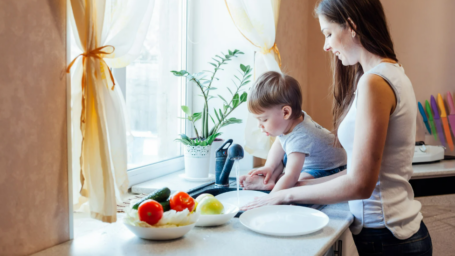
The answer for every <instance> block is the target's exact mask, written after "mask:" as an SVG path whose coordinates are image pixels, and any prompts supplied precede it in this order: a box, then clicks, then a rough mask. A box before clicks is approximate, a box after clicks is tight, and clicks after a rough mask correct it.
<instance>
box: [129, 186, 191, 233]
mask: <svg viewBox="0 0 455 256" xmlns="http://www.w3.org/2000/svg"><path fill="white" fill-rule="evenodd" d="M170 193H171V191H170V190H169V188H162V189H158V190H156V191H155V192H153V193H151V194H149V195H147V196H146V197H144V198H142V199H140V200H138V201H133V202H131V204H130V206H129V207H128V209H127V210H126V216H125V218H124V219H123V223H124V224H125V226H126V227H127V228H128V229H129V230H130V231H131V232H133V233H134V234H135V235H136V236H138V237H140V238H143V239H150V240H169V239H176V238H180V237H182V236H184V235H185V234H187V233H188V232H189V231H190V230H191V229H192V228H193V227H194V226H195V225H196V222H197V220H198V218H199V213H197V212H195V211H194V210H195V200H194V199H193V198H192V197H191V196H189V195H188V194H187V193H185V192H177V193H175V194H173V195H172V196H171V195H170Z"/></svg>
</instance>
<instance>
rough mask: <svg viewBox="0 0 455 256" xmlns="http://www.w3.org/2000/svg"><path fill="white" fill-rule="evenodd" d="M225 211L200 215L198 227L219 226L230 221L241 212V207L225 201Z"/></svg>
mask: <svg viewBox="0 0 455 256" xmlns="http://www.w3.org/2000/svg"><path fill="white" fill-rule="evenodd" d="M223 206H224V213H223V214H216V215H203V214H201V215H200V216H199V219H198V220H197V222H196V226H198V227H211V226H219V225H223V224H225V223H227V222H228V221H230V220H231V219H232V218H234V216H235V215H236V214H237V213H238V212H239V207H238V206H236V205H234V204H229V203H223Z"/></svg>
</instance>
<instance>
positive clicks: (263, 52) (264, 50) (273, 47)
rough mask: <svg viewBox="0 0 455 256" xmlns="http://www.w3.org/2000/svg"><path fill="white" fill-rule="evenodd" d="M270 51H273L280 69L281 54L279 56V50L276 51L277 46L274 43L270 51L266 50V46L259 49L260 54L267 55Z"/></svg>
mask: <svg viewBox="0 0 455 256" xmlns="http://www.w3.org/2000/svg"><path fill="white" fill-rule="evenodd" d="M272 51H274V52H275V54H276V55H277V56H278V65H279V66H280V68H281V54H280V50H278V46H277V45H276V43H274V44H273V46H272V48H270V49H268V48H267V46H264V47H262V48H261V53H262V54H269V53H271V52H272Z"/></svg>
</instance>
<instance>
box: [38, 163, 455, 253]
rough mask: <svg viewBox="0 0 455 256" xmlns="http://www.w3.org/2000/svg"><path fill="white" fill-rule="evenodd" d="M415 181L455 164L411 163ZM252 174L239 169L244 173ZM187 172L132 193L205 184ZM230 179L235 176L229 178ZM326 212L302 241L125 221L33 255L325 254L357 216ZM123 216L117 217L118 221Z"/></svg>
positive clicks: (341, 208)
mask: <svg viewBox="0 0 455 256" xmlns="http://www.w3.org/2000/svg"><path fill="white" fill-rule="evenodd" d="M413 169H414V173H413V176H412V179H422V178H435V177H445V176H455V160H448V161H441V162H438V163H431V164H419V165H413ZM247 171H248V170H243V171H241V174H244V173H246V172H247ZM182 173H183V171H180V172H176V173H173V174H170V175H167V176H164V177H160V178H157V179H154V180H151V181H148V182H144V183H142V184H138V185H135V186H133V188H132V192H133V193H150V192H151V191H153V190H154V189H155V188H161V187H165V186H166V187H169V188H170V189H171V190H173V191H176V190H181V191H188V190H190V189H192V188H195V187H197V186H200V185H203V184H205V183H207V182H189V181H186V180H184V179H182V178H181V177H180V175H181V174H182ZM231 177H232V175H231ZM322 212H324V213H326V214H327V215H328V216H329V219H330V221H329V224H328V225H327V226H326V227H325V228H324V229H323V230H321V231H318V232H315V233H313V234H308V235H305V236H299V237H287V238H284V237H273V236H265V235H261V234H257V233H255V232H253V231H251V230H249V229H247V228H246V227H244V226H243V225H242V224H241V223H240V222H239V220H238V219H237V218H234V219H232V220H231V221H230V222H229V223H228V224H226V225H223V226H220V227H212V228H200V227H195V228H194V229H193V230H191V231H190V232H189V233H188V234H187V235H185V236H184V237H183V238H181V239H177V240H172V241H161V242H158V241H148V240H142V239H140V238H137V237H136V236H135V235H134V234H133V233H131V232H130V231H129V230H128V229H127V228H126V227H125V226H124V225H123V223H122V222H121V221H118V222H117V223H114V224H112V225H108V226H106V227H105V228H102V229H100V230H97V231H95V232H93V233H91V234H89V235H86V236H83V237H80V238H77V239H75V240H71V241H68V242H65V243H63V244H60V245H57V246H54V247H51V248H49V249H47V250H44V251H41V252H39V253H36V254H34V255H36V256H47V255H58V256H60V255H109V256H111V255H150V254H162V255H177V256H178V255H184V256H188V255H213V254H216V255H258V254H261V255H282V254H290V255H322V254H323V253H325V252H326V251H327V250H328V249H329V248H330V246H332V245H333V244H334V243H335V242H336V240H337V239H338V238H339V236H340V235H341V234H342V233H343V232H344V231H345V230H346V229H347V228H348V227H349V225H350V224H351V223H352V221H353V216H352V214H351V213H350V212H349V207H348V205H347V203H339V204H335V205H328V206H326V207H325V208H324V209H322ZM122 217H123V215H122V214H119V220H121V219H122Z"/></svg>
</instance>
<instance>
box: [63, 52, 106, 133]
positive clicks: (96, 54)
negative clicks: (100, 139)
mask: <svg viewBox="0 0 455 256" xmlns="http://www.w3.org/2000/svg"><path fill="white" fill-rule="evenodd" d="M106 47H112V51H111V52H107V51H103V49H104V48H106ZM114 51H115V47H114V46H112V45H105V46H101V47H98V48H96V49H93V50H91V51H88V52H85V53H81V54H79V55H78V56H76V58H74V59H73V61H71V63H70V64H69V65H68V68H67V69H66V73H69V72H70V69H71V67H72V66H73V64H74V62H75V61H76V60H77V58H79V56H82V65H84V64H85V59H86V58H88V57H93V58H96V59H99V60H101V61H102V62H103V63H104V65H106V67H107V70H109V75H110V76H111V80H112V83H113V85H112V88H111V90H114V87H115V81H114V76H113V75H112V72H111V69H110V68H109V66H108V65H107V63H106V61H104V59H103V58H102V55H107V54H112V53H113V52H114ZM81 86H82V113H81V127H82V124H83V123H85V72H82V81H81Z"/></svg>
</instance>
